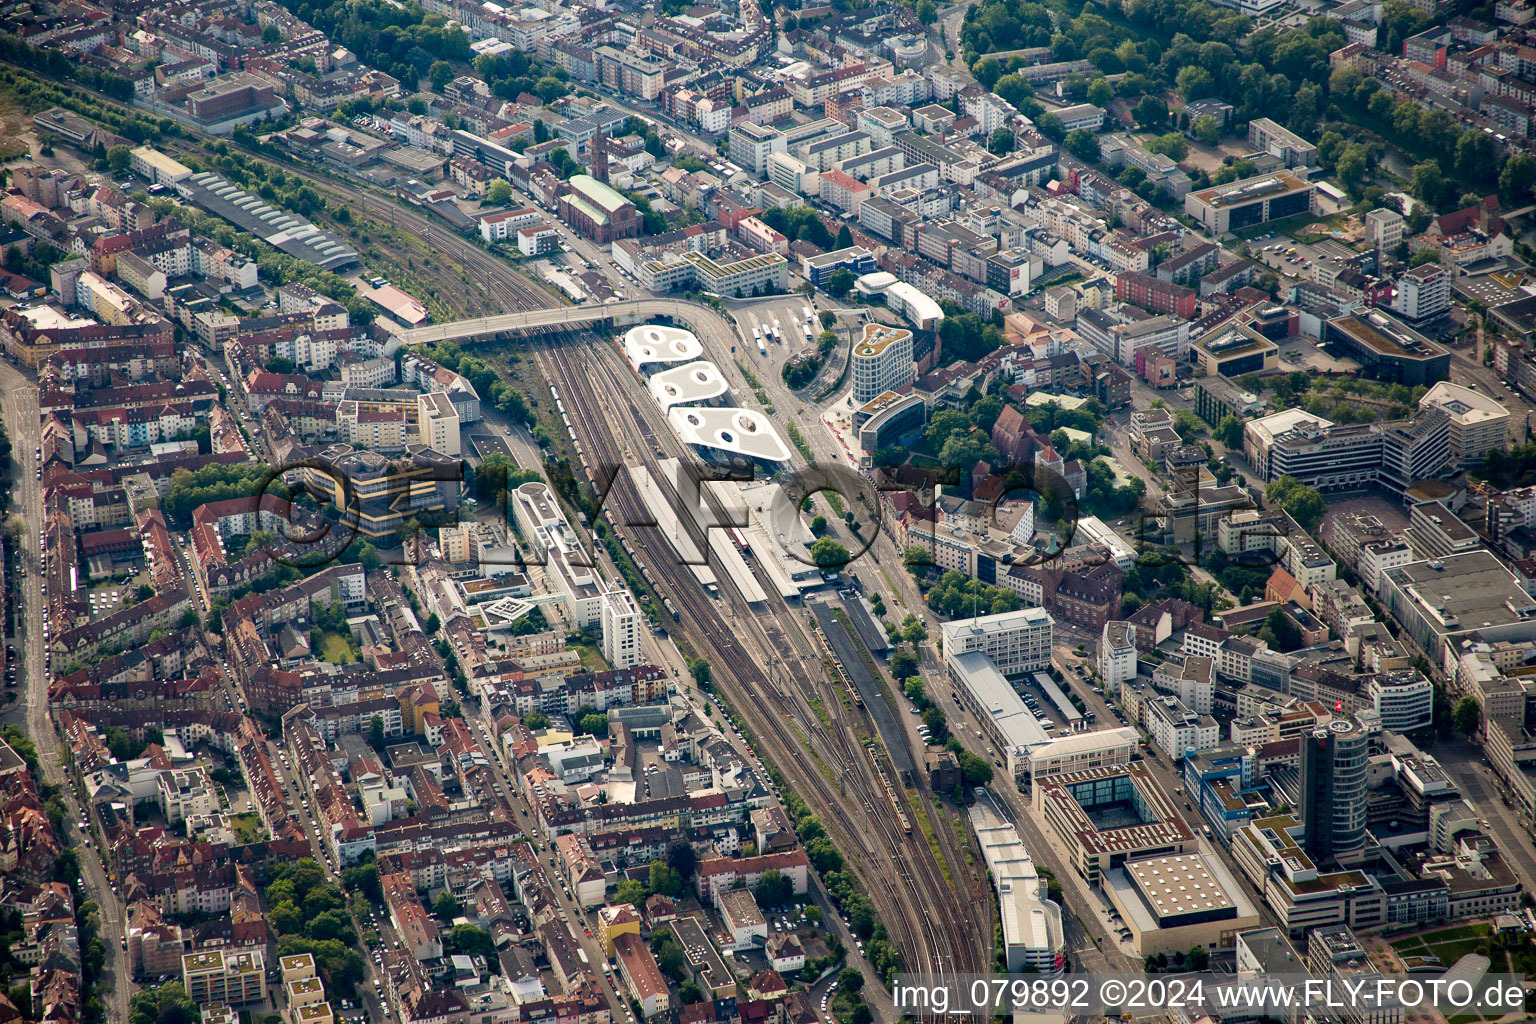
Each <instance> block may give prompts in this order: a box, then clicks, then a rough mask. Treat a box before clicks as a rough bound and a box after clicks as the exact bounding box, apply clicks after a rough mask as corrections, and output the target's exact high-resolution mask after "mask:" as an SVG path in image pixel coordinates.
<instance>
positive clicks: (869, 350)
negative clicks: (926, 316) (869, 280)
mask: <svg viewBox="0 0 1536 1024" xmlns="http://www.w3.org/2000/svg"><path fill="white" fill-rule="evenodd" d="M916 378H917V366H916V364H915V363H913V362H912V332H911V331H909V330H906V329H904V328H900V327H888V326H886V325H885V324H880V323H868V324H865V325H864V334H863V337H861V338H860V339H859V340H858V341H856V342H855V343H854V346H853V401H854V404H855V405H864V404H865V403H867V402H871V401H873V400H874V399H875V398H877V397H878V396H880V395H882V394H884V393H885V392H887V391H895V390H896V389H897V388H900V387H901V386H902V385H904V384H909V383H911V382H912V381H913V380H915V379H916Z"/></svg>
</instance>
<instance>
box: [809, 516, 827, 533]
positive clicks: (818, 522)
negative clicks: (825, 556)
mask: <svg viewBox="0 0 1536 1024" xmlns="http://www.w3.org/2000/svg"><path fill="white" fill-rule="evenodd" d="M811 532H812V533H814V534H815V535H816V536H818V537H820V536H821V535H822V534H824V533H826V532H827V517H826V516H824V515H817V516H816V517H815V518H813V519H812V520H811Z"/></svg>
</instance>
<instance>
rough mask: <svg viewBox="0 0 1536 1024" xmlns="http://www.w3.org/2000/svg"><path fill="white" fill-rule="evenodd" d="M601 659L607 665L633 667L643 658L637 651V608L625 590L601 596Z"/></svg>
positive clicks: (613, 591) (638, 633)
mask: <svg viewBox="0 0 1536 1024" xmlns="http://www.w3.org/2000/svg"><path fill="white" fill-rule="evenodd" d="M602 620H603V658H604V660H606V661H607V662H608V667H609V668H615V669H620V668H633V667H634V666H636V665H638V664H640V663H641V662H642V661H643V660H644V658H643V656H642V654H641V651H640V610H639V609H638V608H636V607H635V599H634V597H632V596H631V595H630V593H629V591H627V590H610V591H608V592H607V593H605V594H604V595H603V612H602Z"/></svg>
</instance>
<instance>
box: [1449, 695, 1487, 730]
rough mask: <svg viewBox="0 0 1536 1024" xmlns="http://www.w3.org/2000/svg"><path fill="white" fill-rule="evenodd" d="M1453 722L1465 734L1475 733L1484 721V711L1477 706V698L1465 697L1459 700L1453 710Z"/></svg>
mask: <svg viewBox="0 0 1536 1024" xmlns="http://www.w3.org/2000/svg"><path fill="white" fill-rule="evenodd" d="M1451 722H1452V724H1454V725H1455V726H1456V731H1457V732H1459V733H1461V734H1462V735H1463V736H1469V737H1470V736H1473V735H1475V734H1476V733H1477V729H1478V726H1480V725H1482V722H1483V711H1482V709H1481V708H1480V707H1478V706H1477V700H1476V698H1473V697H1463V698H1461V699H1460V700H1458V701H1457V702H1456V706H1455V708H1454V709H1453V710H1452V711H1451Z"/></svg>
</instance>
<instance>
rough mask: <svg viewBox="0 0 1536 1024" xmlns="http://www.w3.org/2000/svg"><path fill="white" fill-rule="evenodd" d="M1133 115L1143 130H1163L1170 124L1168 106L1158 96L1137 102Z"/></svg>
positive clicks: (1144, 98)
mask: <svg viewBox="0 0 1536 1024" xmlns="http://www.w3.org/2000/svg"><path fill="white" fill-rule="evenodd" d="M1133 114H1134V116H1135V118H1136V123H1137V124H1138V125H1140V126H1141V127H1142V128H1161V127H1162V126H1163V125H1165V124H1167V123H1168V104H1167V103H1165V102H1163V101H1162V100H1161V99H1159V98H1158V97H1156V96H1143V97H1142V98H1141V99H1140V100H1138V101H1137V102H1136V106H1135V109H1134V110H1133Z"/></svg>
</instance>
